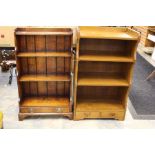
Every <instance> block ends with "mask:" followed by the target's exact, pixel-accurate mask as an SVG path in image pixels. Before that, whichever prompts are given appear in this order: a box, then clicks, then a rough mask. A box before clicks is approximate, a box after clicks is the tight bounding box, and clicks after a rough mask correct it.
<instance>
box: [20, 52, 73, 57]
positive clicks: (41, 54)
mask: <svg viewBox="0 0 155 155" xmlns="http://www.w3.org/2000/svg"><path fill="white" fill-rule="evenodd" d="M17 57H71V53H69V52H67V51H66V52H53V51H51V52H21V53H18V54H17Z"/></svg>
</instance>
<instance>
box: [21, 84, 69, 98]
mask: <svg viewBox="0 0 155 155" xmlns="http://www.w3.org/2000/svg"><path fill="white" fill-rule="evenodd" d="M22 88H23V89H22V93H23V97H33V96H36V97H40V96H47V97H48V96H49V97H50V96H54V97H58V96H62V97H69V95H70V83H69V82H23V83H22Z"/></svg>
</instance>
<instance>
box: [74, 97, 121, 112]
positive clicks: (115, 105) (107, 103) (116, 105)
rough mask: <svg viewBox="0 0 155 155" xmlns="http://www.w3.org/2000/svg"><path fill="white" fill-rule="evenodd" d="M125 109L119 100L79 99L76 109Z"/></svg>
mask: <svg viewBox="0 0 155 155" xmlns="http://www.w3.org/2000/svg"><path fill="white" fill-rule="evenodd" d="M107 110H108V111H110V110H111V111H123V110H124V107H123V104H122V103H121V102H120V101H118V100H110V99H109V100H102V99H94V100H92V99H79V100H78V101H77V105H76V111H107Z"/></svg>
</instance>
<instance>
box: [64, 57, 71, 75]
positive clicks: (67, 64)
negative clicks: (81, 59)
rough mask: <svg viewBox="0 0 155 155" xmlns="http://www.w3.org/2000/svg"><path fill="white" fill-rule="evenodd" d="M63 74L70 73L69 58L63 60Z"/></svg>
mask: <svg viewBox="0 0 155 155" xmlns="http://www.w3.org/2000/svg"><path fill="white" fill-rule="evenodd" d="M64 61H65V67H64V68H65V73H68V74H69V73H70V70H71V59H70V58H65V60H64Z"/></svg>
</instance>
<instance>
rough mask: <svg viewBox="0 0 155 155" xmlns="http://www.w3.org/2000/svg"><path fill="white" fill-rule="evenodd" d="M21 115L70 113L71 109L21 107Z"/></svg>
mask: <svg viewBox="0 0 155 155" xmlns="http://www.w3.org/2000/svg"><path fill="white" fill-rule="evenodd" d="M20 112H21V113H68V112H69V108H66V107H65V108H62V107H20Z"/></svg>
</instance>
